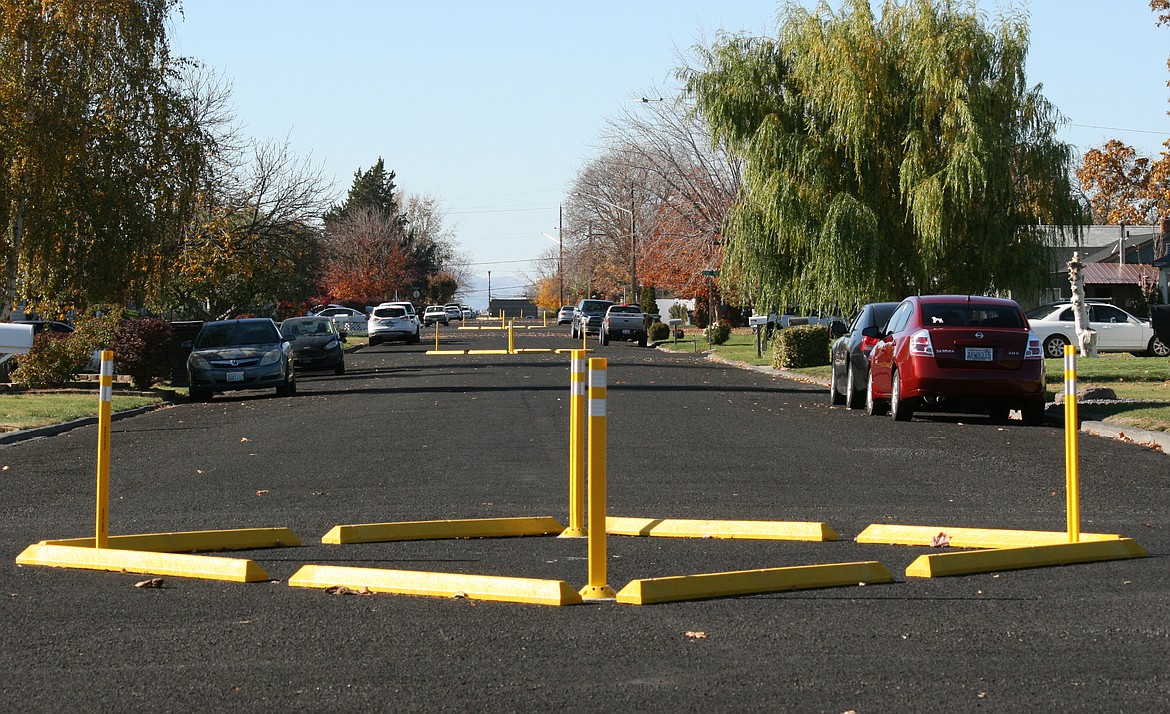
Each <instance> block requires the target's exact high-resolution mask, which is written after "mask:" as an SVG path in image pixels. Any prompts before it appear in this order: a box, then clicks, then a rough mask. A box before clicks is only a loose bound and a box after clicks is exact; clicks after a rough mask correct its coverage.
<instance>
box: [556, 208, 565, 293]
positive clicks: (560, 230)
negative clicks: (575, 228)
mask: <svg viewBox="0 0 1170 714" xmlns="http://www.w3.org/2000/svg"><path fill="white" fill-rule="evenodd" d="M557 248H558V249H559V250H560V254H559V255H558V256H557V273H559V278H560V283H561V287H560V293H559V295H558V297H557V300H559V305H558V306H557V309H558V310H560V309H561V308H560V305H564V304H565V207H564V206H563V205H561V206H557Z"/></svg>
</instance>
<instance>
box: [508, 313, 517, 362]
mask: <svg viewBox="0 0 1170 714" xmlns="http://www.w3.org/2000/svg"><path fill="white" fill-rule="evenodd" d="M512 334H513V333H512V321H511V320H508V354H510V355H514V354H516V340H515V338H514V337H513V336H512Z"/></svg>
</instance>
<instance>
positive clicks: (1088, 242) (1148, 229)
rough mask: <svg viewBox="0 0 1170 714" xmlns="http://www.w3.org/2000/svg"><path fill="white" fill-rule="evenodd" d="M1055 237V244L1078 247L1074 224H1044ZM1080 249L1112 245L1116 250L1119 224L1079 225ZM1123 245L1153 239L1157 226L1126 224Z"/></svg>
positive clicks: (1119, 234)
mask: <svg viewBox="0 0 1170 714" xmlns="http://www.w3.org/2000/svg"><path fill="white" fill-rule="evenodd" d="M1044 228H1047V229H1048V230H1050V231H1052V232H1053V234H1054V235H1055V236H1056V237H1057V245H1058V246H1062V247H1067V248H1074V247H1078V244H1077V239H1076V234H1075V233H1074V226H1044ZM1080 229H1081V237H1080V245H1079V247H1080V250H1081V251H1082V253H1084V252H1093V251H1096V250H1099V249H1101V248H1105V247H1109V246H1112V248H1113V250H1114V252H1116V251H1117V243H1118V241H1119V240H1120V238H1121V226H1118V225H1108V226H1080ZM1125 233H1126V238H1125V245H1126V247H1130V248H1132V247H1134V246H1138V245H1141V244H1143V243H1145V242H1146V241H1149V240H1153V239H1154V238H1155V237H1157V235H1158V228H1157V226H1126V227H1125Z"/></svg>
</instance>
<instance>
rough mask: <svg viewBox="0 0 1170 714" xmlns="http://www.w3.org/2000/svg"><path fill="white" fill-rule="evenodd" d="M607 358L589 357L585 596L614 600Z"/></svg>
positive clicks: (588, 598)
mask: <svg viewBox="0 0 1170 714" xmlns="http://www.w3.org/2000/svg"><path fill="white" fill-rule="evenodd" d="M606 371H607V361H606V359H605V358H604V357H594V358H592V359H590V360H589V535H588V538H589V584H588V585H586V586H585V587H583V588H581V598H582V599H583V600H613V599H615V598H617V594H616V593H615V592H614V591H613V588H611V587H610V586H609V585H607V584H606V582H605V580H606V557H607V556H606V553H605V418H606V417H605V412H606V408H605V402H606Z"/></svg>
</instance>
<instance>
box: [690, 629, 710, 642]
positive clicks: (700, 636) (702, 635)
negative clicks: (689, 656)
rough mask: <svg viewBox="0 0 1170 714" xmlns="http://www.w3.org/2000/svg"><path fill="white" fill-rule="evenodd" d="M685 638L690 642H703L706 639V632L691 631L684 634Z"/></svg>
mask: <svg viewBox="0 0 1170 714" xmlns="http://www.w3.org/2000/svg"><path fill="white" fill-rule="evenodd" d="M686 636H687V637H689V638H691V639H692V640H705V639H707V633H706V632H692V631H688V632H687V633H686Z"/></svg>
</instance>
